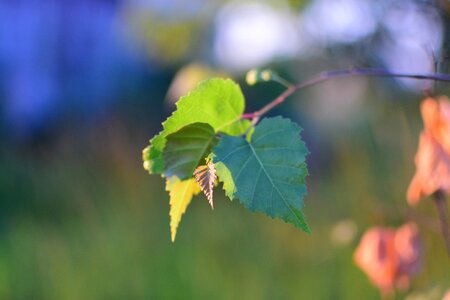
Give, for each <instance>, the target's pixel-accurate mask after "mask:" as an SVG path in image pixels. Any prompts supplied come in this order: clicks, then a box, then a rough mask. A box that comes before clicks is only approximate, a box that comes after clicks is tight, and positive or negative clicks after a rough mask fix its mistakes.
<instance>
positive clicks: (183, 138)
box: [163, 123, 217, 180]
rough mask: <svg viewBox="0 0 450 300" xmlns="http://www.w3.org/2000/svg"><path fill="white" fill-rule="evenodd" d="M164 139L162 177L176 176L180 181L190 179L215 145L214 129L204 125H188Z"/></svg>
mask: <svg viewBox="0 0 450 300" xmlns="http://www.w3.org/2000/svg"><path fill="white" fill-rule="evenodd" d="M166 139H167V142H166V147H165V149H164V153H163V157H164V161H165V164H166V168H165V171H164V176H165V177H172V176H177V177H178V178H179V179H181V180H183V179H187V178H190V177H192V174H193V173H194V171H195V169H196V168H197V166H199V165H200V163H204V162H205V161H204V159H205V157H206V156H207V155H208V154H209V153H210V152H211V148H212V146H214V145H215V144H216V143H217V137H216V134H215V132H214V129H213V128H212V127H211V126H209V125H208V124H206V123H193V124H189V125H187V126H185V127H183V128H181V129H180V130H178V131H177V132H174V133H171V134H169V135H168V136H167V137H166Z"/></svg>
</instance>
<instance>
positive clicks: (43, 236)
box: [0, 0, 450, 299]
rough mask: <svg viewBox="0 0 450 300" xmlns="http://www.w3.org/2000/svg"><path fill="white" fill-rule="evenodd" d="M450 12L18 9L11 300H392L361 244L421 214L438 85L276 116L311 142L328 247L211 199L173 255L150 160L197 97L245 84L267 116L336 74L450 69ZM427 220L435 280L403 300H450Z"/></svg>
mask: <svg viewBox="0 0 450 300" xmlns="http://www.w3.org/2000/svg"><path fill="white" fill-rule="evenodd" d="M449 20H450V3H449V2H448V1H445V0H442V1H426V0H399V1H390V0H379V1H375V0H373V1H371V0H315V1H307V0H305V1H303V0H290V1H287V0H286V1H285V0H283V1H274V0H272V1H271V0H266V1H219V0H217V1H206V0H191V1H187V0H147V1H146V0H109V1H108V0H78V1H70V0H67V1H59V0H40V1H37V0H36V1H33V0H9V1H8V0H0V146H1V147H0V298H1V299H123V298H131V299H377V298H378V297H379V295H378V292H377V290H376V289H375V288H374V287H372V286H371V285H370V283H369V281H368V280H367V278H366V277H365V275H364V274H363V273H362V272H361V271H360V270H358V269H357V268H356V266H355V265H354V264H353V260H352V253H353V251H354V248H355V245H356V244H357V242H358V239H359V237H360V236H361V234H362V233H363V232H364V230H366V229H367V228H369V227H370V226H374V225H386V226H397V225H399V224H401V223H403V222H404V221H405V220H407V219H408V218H410V216H411V211H409V210H408V209H407V205H406V200H405V192H406V188H407V186H408V183H409V180H410V179H411V178H412V175H413V173H414V165H413V158H414V153H415V150H416V146H417V137H418V133H419V131H420V129H421V126H422V125H421V120H420V116H419V111H418V103H419V100H420V99H421V98H423V97H424V96H423V95H424V92H423V91H424V90H428V91H429V92H431V93H437V94H447V95H448V92H449V87H448V85H446V84H442V83H434V82H430V81H418V80H406V79H401V80H397V79H373V78H372V79H368V78H352V79H339V80H335V81H330V82H327V83H324V84H322V85H319V86H316V87H313V88H310V89H307V90H304V91H300V92H299V93H297V94H296V95H295V96H294V97H292V98H291V99H290V100H289V101H287V102H286V103H285V104H284V105H283V106H281V107H279V108H277V109H275V110H274V111H273V112H272V114H282V115H284V116H287V117H290V118H292V119H294V120H295V121H296V122H298V123H299V124H300V125H301V126H302V127H303V128H304V129H305V130H304V132H303V138H304V139H305V140H306V143H307V145H308V147H309V148H310V151H311V155H310V156H309V157H308V165H309V167H310V173H311V175H310V176H309V178H308V184H309V196H308V197H307V199H306V203H307V207H306V209H305V213H306V215H307V217H308V220H309V223H310V225H311V227H312V230H313V234H312V235H310V236H309V235H306V234H304V233H302V232H300V231H298V230H297V229H295V228H293V227H292V226H290V225H287V224H285V223H283V222H281V221H277V220H272V219H270V218H267V217H265V216H263V215H260V214H254V213H250V212H248V211H246V210H245V209H244V208H243V207H242V206H241V205H240V204H239V203H238V202H230V201H228V200H226V199H225V198H224V197H223V195H221V191H220V190H219V189H218V192H217V193H216V194H218V199H217V200H216V203H217V204H216V209H215V210H214V211H211V210H210V209H209V207H208V204H207V201H205V199H203V198H202V197H200V196H199V197H198V198H195V199H194V201H193V202H192V203H191V205H190V207H189V208H188V211H187V214H186V215H185V216H184V217H183V220H182V222H181V225H180V229H179V232H178V236H177V241H176V242H175V244H172V243H171V242H170V234H169V217H168V196H167V195H166V193H165V192H164V182H163V180H162V179H161V178H159V177H158V176H149V175H148V174H146V172H145V171H144V170H143V168H142V162H141V150H142V149H143V148H144V147H145V146H146V145H147V144H148V140H149V138H151V137H152V136H153V135H154V134H155V133H157V132H158V131H159V130H160V128H161V125H160V123H161V121H163V120H164V119H165V118H166V117H167V116H168V115H170V114H171V112H172V111H173V109H174V102H175V101H176V100H177V99H178V97H179V96H180V95H183V94H184V93H186V92H187V91H188V90H189V89H191V88H193V87H194V86H195V85H196V83H197V82H199V81H200V80H202V79H205V78H208V77H212V76H227V77H231V78H233V79H234V80H236V81H238V82H239V83H240V84H241V87H242V89H243V92H244V94H245V95H246V99H247V109H246V111H247V112H251V111H253V110H255V109H257V108H259V107H261V106H262V105H264V104H265V103H267V102H268V101H270V100H272V99H273V98H274V97H276V95H278V94H279V93H280V92H281V91H282V88H281V87H280V86H278V85H276V84H272V83H267V84H264V85H257V86H255V87H248V86H247V85H246V84H245V83H244V80H243V78H244V76H245V73H246V72H247V71H248V70H249V69H251V68H255V67H269V68H272V69H274V70H276V71H277V72H279V73H280V74H282V75H283V76H285V77H286V78H288V79H289V80H291V81H294V82H298V81H301V80H306V79H308V78H309V77H311V76H313V75H314V74H316V73H318V72H320V71H324V70H329V69H336V68H348V67H376V68H386V69H388V70H390V71H393V72H407V73H433V72H436V71H439V72H444V73H445V72H447V71H448V53H449V49H450V48H449V42H450V35H449V29H450V27H449V24H450V23H449ZM414 215H415V216H416V219H417V215H418V216H419V219H420V220H422V222H420V223H419V228H420V230H421V233H422V235H423V241H424V244H425V249H426V256H425V263H424V268H423V272H422V273H421V274H420V275H419V277H418V278H417V279H416V280H415V281H414V282H413V285H412V287H411V289H410V290H408V291H404V292H402V293H399V294H398V295H397V298H398V299H404V298H407V299H440V297H442V294H443V293H444V290H445V289H446V288H448V287H450V272H448V270H449V269H450V264H449V260H448V259H447V258H446V256H445V251H444V248H443V242H442V240H441V238H440V236H439V231H438V230H437V228H436V227H437V225H436V220H435V216H436V213H435V211H434V209H433V207H432V205H431V203H427V202H425V201H424V202H423V203H422V204H421V205H420V206H419V207H418V208H417V210H416V211H415V212H414Z"/></svg>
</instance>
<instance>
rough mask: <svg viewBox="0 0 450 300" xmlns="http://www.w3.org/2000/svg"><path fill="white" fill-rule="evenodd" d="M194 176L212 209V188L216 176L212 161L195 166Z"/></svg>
mask: <svg viewBox="0 0 450 300" xmlns="http://www.w3.org/2000/svg"><path fill="white" fill-rule="evenodd" d="M194 177H195V180H196V181H197V183H198V185H199V186H200V188H201V189H202V191H203V193H204V194H205V195H206V198H208V201H209V204H210V205H211V208H212V209H214V202H213V189H214V183H215V182H216V178H217V175H216V168H215V166H214V163H213V162H211V161H209V162H208V163H207V164H206V165H203V166H199V167H197V169H195V171H194Z"/></svg>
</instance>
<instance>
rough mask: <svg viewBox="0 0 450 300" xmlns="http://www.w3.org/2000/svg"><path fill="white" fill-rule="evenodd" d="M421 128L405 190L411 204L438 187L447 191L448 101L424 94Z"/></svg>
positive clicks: (449, 165) (449, 159)
mask: <svg viewBox="0 0 450 300" xmlns="http://www.w3.org/2000/svg"><path fill="white" fill-rule="evenodd" d="M421 112H422V118H423V121H424V129H423V131H422V133H421V134H420V140H419V148H418V150H417V154H416V158H415V163H416V174H415V175H414V178H413V179H412V181H411V184H410V185H409V188H408V192H407V199H408V203H409V204H411V205H414V204H416V203H418V202H419V201H420V199H422V198H423V197H426V196H428V195H431V194H433V193H434V192H436V191H438V190H442V191H444V192H445V193H450V101H449V100H448V98H447V97H445V96H442V97H440V98H439V99H438V100H436V99H434V98H427V99H425V100H424V101H423V102H422V105H421Z"/></svg>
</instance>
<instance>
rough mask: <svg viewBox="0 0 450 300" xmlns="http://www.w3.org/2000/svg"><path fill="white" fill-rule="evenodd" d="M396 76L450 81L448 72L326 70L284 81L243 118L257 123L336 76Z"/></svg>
mask: <svg viewBox="0 0 450 300" xmlns="http://www.w3.org/2000/svg"><path fill="white" fill-rule="evenodd" d="M363 76H364V77H396V78H411V79H421V80H426V79H428V80H435V81H445V82H450V75H448V74H440V73H434V74H406V73H392V72H389V71H386V70H383V69H353V68H352V69H341V70H332V71H325V72H322V73H319V74H318V75H316V76H314V77H312V78H311V79H309V80H306V81H304V82H300V83H297V84H288V85H287V81H283V85H285V86H286V87H287V89H286V90H285V91H284V92H283V93H281V94H280V95H279V96H278V97H277V98H275V99H274V100H273V101H272V102H270V103H268V104H267V105H265V106H263V107H262V108H261V109H259V110H257V111H255V112H253V113H247V114H243V115H242V118H243V119H251V120H252V123H253V124H256V123H257V122H258V121H259V119H260V118H261V116H262V115H264V114H266V113H267V112H268V111H270V110H271V109H273V108H274V107H275V106H277V105H279V104H281V103H283V102H284V101H285V100H286V98H287V97H289V96H290V95H292V94H293V93H295V92H296V91H298V90H301V89H304V88H307V87H310V86H313V85H316V84H319V83H322V82H324V81H328V80H331V79H336V78H348V77H363Z"/></svg>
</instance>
